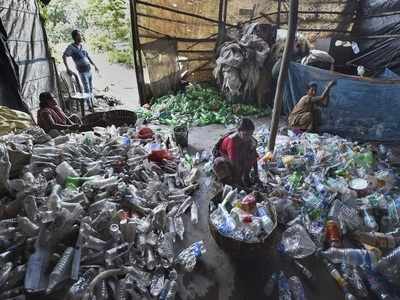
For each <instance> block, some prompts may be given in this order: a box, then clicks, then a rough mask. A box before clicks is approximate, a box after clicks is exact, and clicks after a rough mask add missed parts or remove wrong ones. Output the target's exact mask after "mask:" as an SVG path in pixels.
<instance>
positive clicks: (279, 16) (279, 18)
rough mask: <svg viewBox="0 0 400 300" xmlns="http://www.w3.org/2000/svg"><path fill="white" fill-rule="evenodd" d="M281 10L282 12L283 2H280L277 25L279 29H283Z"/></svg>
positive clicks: (280, 0) (279, 0)
mask: <svg viewBox="0 0 400 300" xmlns="http://www.w3.org/2000/svg"><path fill="white" fill-rule="evenodd" d="M281 10H282V0H278V14H277V15H276V25H277V26H278V29H279V28H281Z"/></svg>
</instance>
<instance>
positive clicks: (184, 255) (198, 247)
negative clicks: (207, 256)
mask: <svg viewBox="0 0 400 300" xmlns="http://www.w3.org/2000/svg"><path fill="white" fill-rule="evenodd" d="M205 252H206V248H205V246H204V242H203V241H198V242H195V243H193V244H192V245H191V246H189V247H188V248H186V249H184V250H183V251H182V252H181V253H179V254H178V256H177V258H176V262H177V263H179V264H181V265H182V266H183V267H184V268H185V270H186V271H187V272H191V271H193V269H194V267H195V266H196V263H197V259H198V258H199V257H200V256H202V255H203V254H204V253H205Z"/></svg>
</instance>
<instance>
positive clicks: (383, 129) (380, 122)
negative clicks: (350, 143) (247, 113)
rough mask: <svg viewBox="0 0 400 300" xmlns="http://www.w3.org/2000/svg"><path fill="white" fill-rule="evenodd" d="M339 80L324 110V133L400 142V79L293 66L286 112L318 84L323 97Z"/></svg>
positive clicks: (290, 69) (366, 139)
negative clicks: (326, 87)
mask: <svg viewBox="0 0 400 300" xmlns="http://www.w3.org/2000/svg"><path fill="white" fill-rule="evenodd" d="M331 80H336V85H335V86H334V87H333V88H332V90H331V92H330V99H329V104H328V106H327V107H323V108H321V123H320V128H321V131H322V132H329V133H333V134H337V135H340V136H342V137H347V138H353V139H357V140H364V141H382V142H397V141H399V140H400V122H399V121H398V118H399V117H398V112H399V111H400V100H399V98H398V95H399V94H400V80H371V79H360V77H353V76H348V75H342V74H339V73H332V72H330V71H325V70H321V69H317V68H314V67H309V66H303V65H300V64H295V63H291V64H290V66H289V77H288V80H287V82H286V86H285V94H284V110H285V112H286V113H288V112H289V111H291V110H292V109H293V107H294V105H295V104H296V103H297V102H298V101H299V100H300V98H301V97H303V96H304V95H305V94H306V92H307V84H308V83H309V82H311V81H315V82H317V84H318V94H319V95H320V94H321V93H322V91H323V89H324V88H325V86H326V84H327V83H328V82H329V81H331Z"/></svg>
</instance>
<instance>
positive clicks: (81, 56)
mask: <svg viewBox="0 0 400 300" xmlns="http://www.w3.org/2000/svg"><path fill="white" fill-rule="evenodd" d="M71 35H72V39H73V40H74V42H73V43H72V44H70V45H69V46H68V47H67V49H65V51H64V54H63V61H64V64H65V67H66V68H67V72H68V74H69V75H70V76H73V75H74V72H72V71H71V69H70V67H69V66H68V63H67V57H72V59H73V61H74V63H75V65H76V69H77V70H78V73H79V77H80V78H81V81H82V84H83V89H84V92H85V93H88V94H92V93H93V77H92V72H91V66H90V65H92V66H94V68H95V70H96V72H99V69H98V68H97V66H96V64H95V63H94V62H93V60H92V59H91V58H90V56H89V53H88V52H87V51H86V50H85V49H84V48H83V45H82V34H81V32H80V31H79V30H74V31H72V33H71ZM91 105H92V103H91V101H90V100H89V101H88V106H89V109H93V107H91Z"/></svg>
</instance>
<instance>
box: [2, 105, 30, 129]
mask: <svg viewBox="0 0 400 300" xmlns="http://www.w3.org/2000/svg"><path fill="white" fill-rule="evenodd" d="M30 126H32V118H31V117H30V116H29V115H28V114H26V113H24V112H21V111H17V110H13V109H9V108H8V107H5V106H0V135H3V134H7V133H9V132H11V131H13V130H16V129H25V128H28V127H30Z"/></svg>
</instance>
